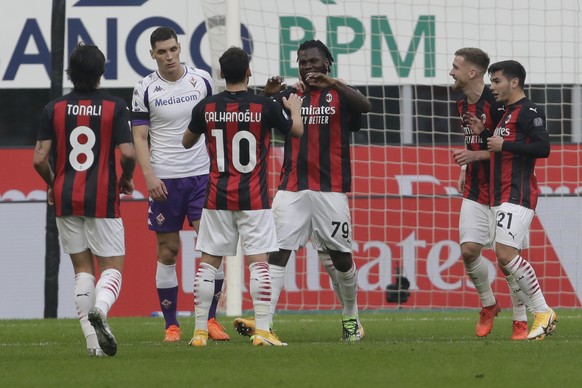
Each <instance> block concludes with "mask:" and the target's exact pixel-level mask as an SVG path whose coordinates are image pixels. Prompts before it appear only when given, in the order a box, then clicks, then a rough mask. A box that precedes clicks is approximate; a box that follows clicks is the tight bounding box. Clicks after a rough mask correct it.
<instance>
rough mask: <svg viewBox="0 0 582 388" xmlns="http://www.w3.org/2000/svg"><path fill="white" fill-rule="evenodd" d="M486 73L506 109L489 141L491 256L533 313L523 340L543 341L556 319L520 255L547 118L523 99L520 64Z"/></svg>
mask: <svg viewBox="0 0 582 388" xmlns="http://www.w3.org/2000/svg"><path fill="white" fill-rule="evenodd" d="M488 72H489V75H490V77H491V92H492V93H493V96H494V97H495V100H496V101H497V102H498V103H501V104H505V114H504V115H503V117H502V118H501V121H500V122H499V123H498V124H497V127H496V128H495V132H494V134H493V136H492V137H490V138H488V139H487V149H488V150H489V151H490V152H491V159H490V163H491V174H490V180H489V191H490V206H491V208H492V211H493V213H494V217H495V222H494V223H493V224H492V228H493V229H494V231H492V234H493V235H494V241H495V254H496V256H497V260H498V262H499V264H500V265H501V266H503V268H504V269H505V270H506V271H507V272H508V273H509V274H510V275H511V276H513V277H514V278H515V280H516V282H517V285H518V286H519V289H521V290H522V291H523V292H524V293H525V294H526V295H527V296H528V298H529V299H528V301H527V304H526V307H527V309H528V310H529V311H531V312H532V313H533V314H534V322H533V325H532V328H531V330H530V332H529V334H528V336H527V338H528V339H538V340H541V339H544V338H545V337H546V336H547V335H550V334H552V333H553V332H554V330H555V329H556V322H557V315H556V313H555V312H554V310H553V309H551V308H550V307H549V306H548V305H547V303H546V300H545V298H544V294H543V293H542V289H541V287H540V284H539V282H538V279H537V276H536V273H535V271H534V269H533V267H532V266H531V265H530V263H529V262H528V261H527V260H526V259H525V258H524V257H522V256H521V254H520V251H521V249H522V247H523V242H524V240H525V238H526V236H527V235H528V234H529V228H530V225H531V221H532V219H533V216H534V212H535V208H536V205H537V201H538V194H539V189H538V185H537V180H536V176H535V164H536V159H538V158H547V157H548V156H549V155H550V140H549V135H548V131H547V129H546V116H545V113H544V112H543V110H542V109H541V108H540V107H539V106H537V105H536V104H534V103H533V102H532V101H531V100H530V99H528V98H527V97H526V96H525V93H524V90H523V88H524V83H525V77H526V72H525V69H524V68H523V66H522V65H521V64H520V63H519V62H516V61H512V60H508V61H501V62H497V63H494V64H492V65H491V66H489V69H488Z"/></svg>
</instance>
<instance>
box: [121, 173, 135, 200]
mask: <svg viewBox="0 0 582 388" xmlns="http://www.w3.org/2000/svg"><path fill="white" fill-rule="evenodd" d="M134 189H135V185H134V184H133V179H126V178H124V177H123V176H122V177H121V178H119V192H120V193H121V194H125V195H131V194H133V190H134Z"/></svg>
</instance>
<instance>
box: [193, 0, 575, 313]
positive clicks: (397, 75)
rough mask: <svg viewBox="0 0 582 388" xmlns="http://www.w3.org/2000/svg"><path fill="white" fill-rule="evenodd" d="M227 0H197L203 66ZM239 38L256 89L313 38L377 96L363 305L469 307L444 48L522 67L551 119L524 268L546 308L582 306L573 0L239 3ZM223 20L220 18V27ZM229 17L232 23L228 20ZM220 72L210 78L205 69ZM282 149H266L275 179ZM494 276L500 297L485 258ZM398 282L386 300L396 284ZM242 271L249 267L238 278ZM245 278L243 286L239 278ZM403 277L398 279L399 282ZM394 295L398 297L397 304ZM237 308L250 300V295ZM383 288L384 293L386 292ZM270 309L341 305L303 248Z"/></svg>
mask: <svg viewBox="0 0 582 388" xmlns="http://www.w3.org/2000/svg"><path fill="white" fill-rule="evenodd" d="M227 3H228V1H226V2H225V1H218V0H216V1H204V8H205V15H206V17H207V29H208V31H209V33H210V34H209V43H210V46H211V50H212V53H213V55H212V57H213V60H212V63H213V64H215V65H216V63H217V61H216V58H217V56H219V55H220V54H221V53H222V51H224V49H225V48H226V43H225V40H224V35H225V32H224V26H225V24H226V23H228V22H229V21H228V18H227V17H223V16H224V15H226V12H225V7H226V5H227ZM233 3H234V4H237V3H238V6H239V7H240V8H239V18H238V19H237V20H234V23H235V26H240V32H241V40H240V41H239V44H238V45H242V46H243V47H244V48H245V49H246V50H247V51H248V52H249V54H250V55H251V57H252V61H251V69H252V73H253V77H252V79H251V82H252V85H251V86H253V87H257V88H260V87H262V86H263V85H264V84H265V82H266V80H267V78H268V77H270V76H273V75H282V76H284V77H285V79H286V82H287V84H288V85H292V84H293V83H294V82H295V81H296V80H297V66H296V51H297V48H298V46H299V44H300V43H302V42H303V41H305V40H308V39H319V40H321V41H322V42H324V43H325V44H326V45H327V46H328V47H329V48H330V51H331V53H332V55H333V57H334V59H335V63H334V65H333V75H334V76H336V77H339V78H342V79H344V80H346V81H347V82H348V83H350V84H352V85H354V86H356V87H358V88H359V89H360V90H361V91H362V93H364V94H365V95H367V96H368V97H369V98H370V100H371V102H372V105H373V108H372V112H371V113H369V114H367V115H366V116H365V119H364V124H363V128H362V130H361V131H360V132H358V133H356V134H354V135H353V138H352V140H353V142H352V171H353V185H352V186H353V191H352V193H351V194H350V201H351V208H352V220H353V229H354V245H353V248H354V259H355V262H356V264H357V266H358V270H359V277H358V285H359V289H360V292H359V304H360V307H361V308H362V309H382V308H394V307H404V308H414V307H419V308H457V307H478V306H479V300H478V298H477V296H476V293H475V292H474V290H473V289H472V286H471V285H470V282H469V281H468V279H467V278H466V276H465V274H464V268H463V264H462V259H461V256H460V249H459V246H458V229H457V227H458V211H459V208H460V204H461V197H460V196H459V194H458V192H457V189H456V187H457V184H456V182H457V177H458V174H459V168H458V166H456V165H455V164H454V162H453V161H452V158H451V150H452V149H455V148H461V147H463V136H462V134H461V133H460V131H459V127H458V114H457V111H456V107H455V105H454V102H455V100H456V99H457V98H458V97H459V96H458V95H456V94H454V93H453V92H452V90H451V88H450V84H451V78H450V76H449V71H450V69H451V64H452V60H453V56H454V52H455V51H456V50H457V49H459V48H462V47H479V48H481V49H483V50H484V51H486V52H487V53H488V54H489V56H490V57H491V60H492V62H497V61H500V60H505V59H515V60H517V61H519V62H521V63H522V64H523V65H524V67H525V69H526V70H527V72H528V75H527V79H526V86H527V87H526V94H527V95H528V97H530V98H531V99H532V100H533V101H534V102H535V103H537V104H538V105H540V106H541V107H543V109H544V110H545V112H546V115H547V119H548V120H547V126H548V130H549V132H550V138H551V143H552V152H551V155H550V157H549V158H548V159H546V160H539V162H538V167H537V176H538V180H539V184H540V186H541V188H542V192H543V195H542V198H541V199H540V202H539V206H538V209H537V215H536V217H535V219H534V222H533V223H532V230H531V247H530V249H528V250H527V251H526V252H524V255H525V256H526V257H527V258H528V260H529V261H530V262H531V263H532V265H533V266H534V268H535V270H536V272H537V274H538V277H539V279H540V283H541V286H542V288H543V290H544V293H545V295H546V298H547V300H548V302H549V304H550V305H552V306H562V307H580V297H581V296H582V266H581V263H582V262H581V259H580V257H582V255H581V253H582V248H581V244H580V241H581V237H582V236H581V234H582V222H581V221H580V217H579V216H578V215H579V214H581V213H580V211H581V210H582V200H581V199H580V192H581V191H582V184H581V182H582V179H581V178H582V176H581V175H582V174H581V170H580V165H581V164H582V160H581V159H582V152H581V149H580V141H581V140H582V119H581V113H580V112H581V111H582V109H581V108H582V101H581V88H580V83H581V74H582V68H581V67H582V57H581V54H582V5H581V4H580V3H579V2H578V1H575V0H540V1H535V2H525V1H518V0H503V1H502V0H494V1H489V2H483V1H475V0H469V1H461V0H446V1H445V0H421V1H413V2H409V1H389V0H320V1H315V0H294V1H289V0H253V1H249V0H247V1H245V0H240V1H239V2H233ZM217 21H219V23H216V22H217ZM231 22H232V20H231ZM214 74H216V73H214ZM281 155H282V150H281V148H280V147H279V146H276V147H274V149H273V165H272V168H271V173H272V183H273V188H275V187H276V184H277V180H278V173H279V169H280V159H281ZM485 255H486V257H487V258H488V259H490V261H491V266H490V268H491V282H492V285H493V289H494V292H495V294H496V296H497V297H498V299H499V300H500V302H501V303H502V305H504V306H505V307H509V306H510V299H509V294H508V290H507V285H506V283H505V281H504V278H503V277H502V275H501V272H500V271H499V270H498V269H497V266H496V265H495V261H494V254H493V252H491V251H486V252H485ZM398 274H402V276H403V277H404V278H405V281H404V283H406V282H408V285H409V287H408V290H405V291H404V292H402V293H400V294H398V292H396V293H394V292H391V293H390V294H389V295H387V292H386V288H387V286H391V287H392V288H395V289H396V290H397V289H398V288H399V287H400V288H402V287H401V286H402V284H401V283H399V281H398V280H399V279H400V280H402V278H399V277H398V276H397V275H398ZM246 276H247V277H248V274H247V275H246ZM247 284H248V282H247ZM399 284H400V286H399ZM398 295H400V296H401V298H400V301H399V300H398ZM243 296H244V298H243V307H244V308H245V309H248V308H251V304H250V297H249V295H248V292H245V293H244V294H243ZM387 296H391V297H393V299H392V300H391V301H388V300H387ZM279 308H280V309H291V310H323V309H337V308H339V304H338V303H337V301H336V300H335V297H334V294H333V291H332V289H331V287H330V283H329V278H328V276H327V274H326V273H325V271H324V270H323V268H322V267H321V265H320V263H319V261H318V259H317V255H316V253H315V251H314V250H313V249H312V248H311V247H309V246H308V247H306V249H303V250H301V251H299V252H298V254H297V258H296V259H295V258H294V259H292V261H291V262H290V264H289V266H288V268H287V278H286V290H285V291H284V292H283V293H282V296H281V299H280V304H279Z"/></svg>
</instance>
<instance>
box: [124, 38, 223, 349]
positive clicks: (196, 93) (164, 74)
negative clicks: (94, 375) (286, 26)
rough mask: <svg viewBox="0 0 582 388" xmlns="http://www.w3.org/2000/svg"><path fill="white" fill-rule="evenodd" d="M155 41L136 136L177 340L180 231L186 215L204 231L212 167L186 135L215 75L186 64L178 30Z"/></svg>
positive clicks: (214, 324)
mask: <svg viewBox="0 0 582 388" xmlns="http://www.w3.org/2000/svg"><path fill="white" fill-rule="evenodd" d="M150 44H151V50H150V54H151V56H152V58H153V59H155V61H156V64H157V67H158V69H157V70H156V71H154V72H153V73H151V74H149V75H148V76H146V77H145V78H144V79H142V80H141V81H139V82H138V84H137V85H136V87H135V89H134V91H133V109H132V110H133V112H132V125H133V138H134V143H135V150H136V153H137V161H138V163H139V165H140V167H141V170H142V172H143V175H144V178H145V182H146V185H147V189H148V194H149V207H148V228H149V229H150V230H153V231H154V232H155V233H156V241H157V252H156V254H157V269H156V288H157V291H158V298H159V302H160V308H161V310H162V313H163V315H164V320H165V324H166V327H165V329H166V332H165V336H164V342H177V341H180V340H181V338H182V331H181V329H180V324H179V323H178V319H177V316H176V308H177V305H178V276H177V273H176V257H177V255H178V250H179V248H180V230H181V229H182V226H183V224H184V219H185V218H186V217H187V218H188V222H189V224H190V225H191V226H193V227H194V229H196V230H198V227H199V224H200V215H201V213H202V205H203V203H204V196H205V193H206V186H207V184H208V168H209V162H208V154H207V153H206V150H205V149H204V144H202V143H203V142H201V143H199V144H197V145H196V147H194V148H193V149H192V150H186V149H184V147H182V135H183V134H184V130H185V128H186V126H187V125H188V121H189V120H190V113H191V112H192V108H193V107H194V106H195V105H196V104H197V103H198V102H199V101H200V100H202V99H203V98H204V97H206V96H210V95H212V79H211V77H210V74H208V72H206V71H203V70H199V69H194V68H191V67H188V66H185V65H183V64H182V63H180V52H181V46H180V43H178V37H177V35H176V32H175V31H174V30H173V29H171V28H169V27H159V28H156V29H155V30H154V31H153V32H152V34H151V36H150ZM223 281H224V273H223V271H222V268H221V269H220V271H219V273H218V274H217V277H216V283H215V287H216V288H215V290H214V295H215V297H214V300H213V302H212V309H211V313H210V315H209V322H208V327H209V330H210V338H212V339H213V340H215V341H227V340H229V339H230V337H229V336H228V334H227V333H225V332H224V328H223V327H222V326H221V325H220V324H219V323H218V321H216V318H215V315H216V307H217V305H218V301H219V298H220V293H221V290H222V283H223Z"/></svg>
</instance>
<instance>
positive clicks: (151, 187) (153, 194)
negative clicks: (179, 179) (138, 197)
mask: <svg viewBox="0 0 582 388" xmlns="http://www.w3.org/2000/svg"><path fill="white" fill-rule="evenodd" d="M146 187H147V188H148V194H149V196H150V198H151V199H153V200H154V201H165V200H166V199H168V189H167V188H166V185H165V184H164V182H162V180H161V179H159V178H158V177H156V176H149V177H147V178H146Z"/></svg>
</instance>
